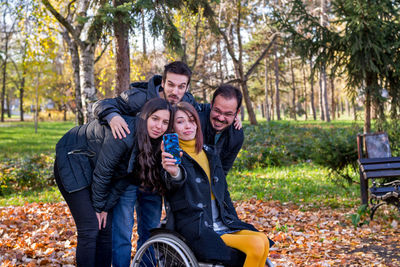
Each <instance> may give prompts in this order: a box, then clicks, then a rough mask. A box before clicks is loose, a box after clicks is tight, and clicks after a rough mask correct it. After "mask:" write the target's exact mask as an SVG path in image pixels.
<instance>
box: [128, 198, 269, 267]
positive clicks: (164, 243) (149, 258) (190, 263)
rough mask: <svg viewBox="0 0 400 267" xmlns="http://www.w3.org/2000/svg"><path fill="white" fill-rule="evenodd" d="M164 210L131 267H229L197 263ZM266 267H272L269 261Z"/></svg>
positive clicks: (171, 217) (168, 214) (170, 215)
mask: <svg viewBox="0 0 400 267" xmlns="http://www.w3.org/2000/svg"><path fill="white" fill-rule="evenodd" d="M165 210H166V213H167V216H166V217H165V218H164V219H163V220H162V221H161V227H160V228H156V229H153V230H152V232H151V237H150V238H149V239H148V240H147V241H146V242H145V243H144V244H143V245H142V246H141V247H140V248H139V249H138V250H137V251H136V254H135V257H134V258H133V260H132V263H131V267H148V266H152V267H153V266H157V267H229V266H224V265H222V264H220V263H210V262H198V261H197V259H196V256H195V255H194V253H193V252H192V250H191V249H190V248H189V246H188V245H187V244H186V243H185V241H184V240H185V238H184V237H183V236H181V235H180V234H179V233H177V232H175V231H174V230H173V216H172V213H171V212H168V210H169V206H168V205H166V207H165ZM233 250H235V249H233ZM238 252H239V253H242V252H240V251H238ZM243 255H244V254H243ZM266 265H267V266H269V267H273V266H274V264H273V263H272V262H271V261H270V260H269V259H267V261H266Z"/></svg>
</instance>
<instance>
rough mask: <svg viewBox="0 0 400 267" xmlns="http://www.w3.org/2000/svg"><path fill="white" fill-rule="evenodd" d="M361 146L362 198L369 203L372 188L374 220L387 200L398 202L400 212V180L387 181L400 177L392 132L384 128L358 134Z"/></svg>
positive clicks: (359, 158)
mask: <svg viewBox="0 0 400 267" xmlns="http://www.w3.org/2000/svg"><path fill="white" fill-rule="evenodd" d="M357 149H358V166H359V169H360V188H361V201H362V204H368V191H369V193H370V196H369V202H370V204H371V214H370V218H371V220H373V218H374V214H375V211H376V210H377V209H378V208H379V207H380V206H382V205H383V204H388V205H389V204H392V205H395V206H396V207H397V209H398V210H399V212H400V200H399V199H400V180H395V181H391V182H386V183H385V180H386V181H387V180H388V179H389V178H399V177H400V157H392V155H391V150H390V145H389V138H388V135H387V134H386V133H383V132H379V133H369V134H358V135H357ZM399 179H400V178H399ZM369 180H371V181H372V186H371V187H369Z"/></svg>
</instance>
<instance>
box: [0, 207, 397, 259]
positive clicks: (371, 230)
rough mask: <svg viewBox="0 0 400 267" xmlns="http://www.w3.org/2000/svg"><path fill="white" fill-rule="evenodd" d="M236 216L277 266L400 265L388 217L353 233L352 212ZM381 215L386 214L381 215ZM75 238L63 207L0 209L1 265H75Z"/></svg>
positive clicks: (246, 210) (254, 210) (247, 211)
mask: <svg viewBox="0 0 400 267" xmlns="http://www.w3.org/2000/svg"><path fill="white" fill-rule="evenodd" d="M236 206H237V211H238V214H239V217H241V218H242V219H243V220H245V221H247V222H250V223H253V224H254V225H255V226H256V227H257V228H258V229H260V230H262V231H264V232H265V233H266V234H268V236H269V237H270V238H271V239H273V240H274V241H275V242H276V245H275V246H274V247H273V248H272V249H271V253H270V258H271V259H272V261H273V262H274V263H275V264H276V266H400V227H399V226H398V222H397V221H396V220H394V219H391V217H388V216H379V217H378V216H377V218H376V220H374V221H373V222H371V223H370V224H369V225H364V226H362V227H358V228H354V227H353V225H352V224H351V222H350V219H349V214H352V213H355V210H349V209H331V208H324V207H322V208H318V209H314V210H310V209H308V210H309V211H302V210H307V208H305V207H299V206H295V205H292V204H286V205H285V204H281V203H279V202H273V201H269V202H261V201H257V200H250V201H242V202H237V203H236ZM381 214H382V215H384V213H381ZM75 246H76V234H75V228H74V223H73V220H72V218H71V216H70V213H69V210H68V207H67V206H66V204H65V203H57V204H37V203H33V204H26V205H25V206H22V207H21V206H18V207H14V206H8V207H0V266H73V265H74V253H75Z"/></svg>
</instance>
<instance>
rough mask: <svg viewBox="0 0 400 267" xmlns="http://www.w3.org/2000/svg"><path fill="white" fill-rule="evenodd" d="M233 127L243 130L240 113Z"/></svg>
mask: <svg viewBox="0 0 400 267" xmlns="http://www.w3.org/2000/svg"><path fill="white" fill-rule="evenodd" d="M233 126H234V127H235V129H236V130H240V129H242V120H241V117H240V111H239V112H238V114H237V115H236V117H235V121H234V122H233Z"/></svg>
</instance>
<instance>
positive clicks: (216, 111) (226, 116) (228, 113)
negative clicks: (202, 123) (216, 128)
mask: <svg viewBox="0 0 400 267" xmlns="http://www.w3.org/2000/svg"><path fill="white" fill-rule="evenodd" d="M211 111H213V112H215V113H217V114H218V115H220V116H224V117H225V118H234V117H235V116H236V114H237V112H235V113H232V112H222V111H221V110H219V109H218V108H216V107H212V108H211Z"/></svg>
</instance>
